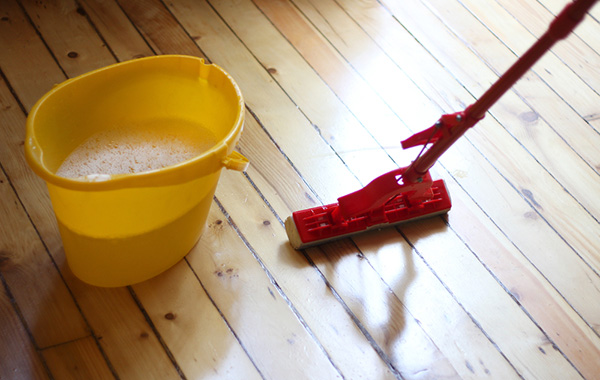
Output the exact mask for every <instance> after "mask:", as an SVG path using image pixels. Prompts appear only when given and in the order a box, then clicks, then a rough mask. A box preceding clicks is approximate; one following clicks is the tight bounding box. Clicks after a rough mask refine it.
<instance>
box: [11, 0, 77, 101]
mask: <svg viewBox="0 0 600 380" xmlns="http://www.w3.org/2000/svg"><path fill="white" fill-rule="evenodd" d="M0 12H2V17H3V18H4V20H5V21H3V22H1V23H0V46H1V48H2V52H3V54H0V65H1V67H2V72H3V74H4V75H5V76H6V77H7V78H8V80H9V81H10V82H11V83H12V87H13V89H14V90H15V91H16V92H18V93H19V94H20V96H19V100H20V102H21V104H23V106H24V107H25V109H27V110H29V109H30V108H31V107H33V104H34V103H35V102H36V101H37V100H38V99H39V98H40V97H41V96H42V95H43V94H44V93H46V92H47V91H48V90H50V89H51V88H52V86H53V85H55V84H57V83H59V82H62V81H63V80H65V79H66V78H65V76H64V74H63V73H62V72H61V70H60V68H58V67H57V66H56V65H54V64H52V62H53V57H52V55H51V54H50V52H49V51H48V50H47V49H46V47H45V46H44V43H43V42H42V41H41V40H40V38H39V37H38V35H37V34H36V32H35V30H34V29H33V28H32V27H31V25H30V24H29V21H28V19H27V16H26V14H24V13H23V11H22V10H21V8H20V7H19V5H18V4H17V2H16V1H14V0H7V1H3V2H2V4H0ZM32 57H35V59H32ZM31 73H36V75H31Z"/></svg>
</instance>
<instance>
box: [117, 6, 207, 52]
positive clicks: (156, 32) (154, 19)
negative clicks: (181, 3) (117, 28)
mask: <svg viewBox="0 0 600 380" xmlns="http://www.w3.org/2000/svg"><path fill="white" fill-rule="evenodd" d="M120 6H121V7H122V8H123V11H124V12H125V13H126V14H127V16H128V18H129V19H130V20H131V21H132V22H133V23H134V24H135V25H136V27H137V29H138V30H139V31H140V33H141V34H142V35H143V36H144V38H145V40H146V41H147V42H148V43H149V44H150V45H151V46H152V47H153V50H154V51H155V52H157V53H161V54H187V55H192V56H197V57H203V58H204V54H203V53H202V52H201V51H200V50H199V49H198V46H196V45H195V44H194V43H193V40H197V39H200V38H202V34H197V35H192V36H191V38H190V35H188V34H186V32H185V30H183V28H182V27H181V25H180V24H179V22H178V20H176V19H175V18H174V17H173V15H171V14H170V13H169V11H168V10H167V8H165V6H164V4H163V3H162V2H160V1H157V0H151V1H147V0H134V1H123V2H121V3H120Z"/></svg>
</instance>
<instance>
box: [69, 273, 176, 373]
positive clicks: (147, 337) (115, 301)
mask: <svg viewBox="0 0 600 380" xmlns="http://www.w3.org/2000/svg"><path fill="white" fill-rule="evenodd" d="M62 273H63V276H64V277H65V280H66V282H67V283H68V284H69V287H70V288H71V291H72V292H73V294H74V295H75V298H76V299H77V302H78V303H79V305H80V306H81V309H82V310H83V311H84V313H85V314H86V318H87V320H88V322H89V324H90V326H92V328H93V330H94V334H95V336H96V337H97V339H98V341H99V343H100V346H101V347H102V349H103V350H104V352H105V353H106V356H107V358H108V361H109V362H110V365H111V366H112V368H114V370H115V371H116V373H117V375H118V376H119V377H120V378H123V379H177V378H180V376H179V373H178V372H177V369H176V368H175V366H174V365H173V363H172V362H171V360H170V358H169V356H168V354H167V352H166V351H165V350H164V348H163V346H162V344H161V343H160V341H159V339H158V337H157V336H156V335H155V334H154V332H153V330H152V327H151V326H150V325H149V324H148V321H147V320H146V318H145V316H144V314H143V313H142V311H141V310H140V309H139V307H138V305H137V304H136V302H134V300H133V299H132V295H131V293H130V292H129V290H128V289H127V288H124V287H122V288H99V287H94V286H91V285H88V284H85V283H83V282H81V281H79V280H78V279H77V278H75V276H74V275H73V274H72V273H71V271H70V270H69V268H68V267H67V268H64V269H63V271H62Z"/></svg>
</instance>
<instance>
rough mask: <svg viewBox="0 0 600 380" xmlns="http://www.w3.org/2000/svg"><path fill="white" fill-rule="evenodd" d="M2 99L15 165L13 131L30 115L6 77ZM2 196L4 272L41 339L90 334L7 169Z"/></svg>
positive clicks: (43, 342)
mask: <svg viewBox="0 0 600 380" xmlns="http://www.w3.org/2000/svg"><path fill="white" fill-rule="evenodd" d="M0 104H1V105H2V108H1V110H0V125H1V126H2V129H1V130H0V136H2V137H3V138H2V139H1V141H2V143H1V147H0V151H1V153H0V162H1V163H2V165H4V164H5V163H7V169H9V168H11V167H12V165H10V163H9V160H10V156H13V157H15V159H18V158H21V155H22V145H21V144H20V143H14V139H13V138H12V136H14V134H13V133H11V132H12V131H14V130H18V129H19V127H21V126H22V125H24V121H25V120H24V116H23V113H22V112H21V110H20V109H19V107H18V104H17V103H16V101H15V99H14V98H13V97H12V96H11V94H10V92H9V91H8V88H7V87H6V83H5V82H4V81H3V80H2V79H1V78H0ZM4 137H5V138H4ZM19 142H20V141H19ZM11 143H12V144H11ZM8 144H10V145H8ZM21 170H22V167H21ZM9 173H10V174H12V172H9ZM15 174H16V173H15ZM17 176H18V175H17ZM16 180H18V178H17V179H16ZM0 199H2V202H1V203H0V220H2V221H3V222H2V225H1V227H0V251H1V252H3V260H2V261H3V265H2V273H3V275H4V278H5V279H6V282H7V284H8V286H9V287H10V288H11V291H12V293H13V294H14V297H15V298H16V299H17V302H18V303H19V307H20V309H21V311H22V313H23V317H24V318H25V320H26V321H27V324H28V326H29V329H30V331H31V333H32V335H33V337H34V339H35V340H36V343H37V345H38V346H39V347H42V348H43V347H47V346H51V345H55V344H59V343H62V342H65V341H68V340H73V339H77V338H81V337H83V336H87V335H89V331H88V327H87V325H86V323H85V321H84V319H83V317H82V315H81V313H80V312H79V310H78V308H77V306H76V304H75V302H74V300H73V298H72V296H71V295H70V294H69V291H68V289H67V287H66V286H65V283H64V282H63V280H62V278H61V277H60V273H59V272H58V270H57V268H56V266H55V263H54V262H53V260H52V258H51V257H50V256H49V255H48V252H47V251H46V247H45V246H44V245H43V244H42V242H41V241H40V238H39V236H38V233H37V231H36V230H35V228H34V226H32V224H31V221H30V219H29V216H28V215H27V213H26V212H25V210H24V209H23V207H22V205H21V201H20V200H19V198H18V197H17V195H16V194H15V192H14V190H13V188H12V185H11V182H9V180H8V178H6V177H5V176H4V174H2V175H1V177H0ZM9 220H10V222H8V221H9Z"/></svg>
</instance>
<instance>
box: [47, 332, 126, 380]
mask: <svg viewBox="0 0 600 380" xmlns="http://www.w3.org/2000/svg"><path fill="white" fill-rule="evenodd" d="M42 353H43V356H44V359H45V360H46V363H48V367H49V368H50V372H51V373H52V376H53V377H54V378H55V379H65V380H67V379H90V380H92V379H98V380H100V379H113V378H115V376H114V374H113V373H112V372H111V370H110V368H109V367H108V365H107V363H106V361H105V360H104V358H103V357H102V354H101V353H100V350H99V349H98V345H97V343H96V341H95V340H94V338H92V337H88V338H84V339H79V340H75V341H72V342H68V343H64V344H60V345H58V346H54V347H50V348H47V349H45V350H44V351H43V352H42Z"/></svg>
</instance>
